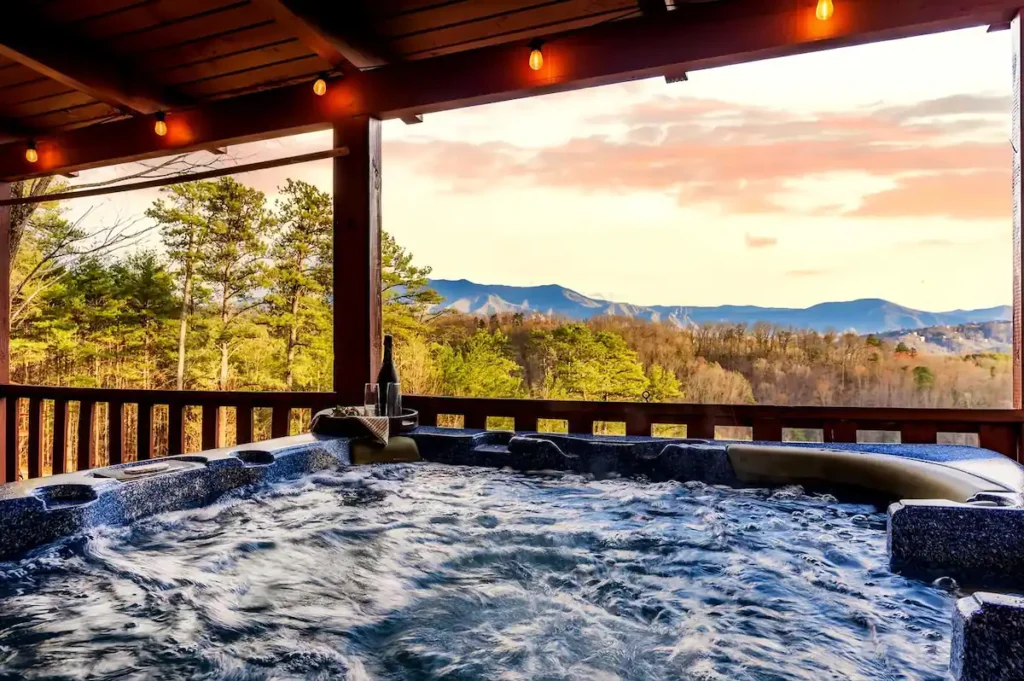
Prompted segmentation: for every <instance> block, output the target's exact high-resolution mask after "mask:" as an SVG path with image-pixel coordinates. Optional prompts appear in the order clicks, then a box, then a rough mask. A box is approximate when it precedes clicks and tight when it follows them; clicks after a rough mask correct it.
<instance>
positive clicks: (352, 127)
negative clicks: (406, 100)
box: [333, 116, 381, 404]
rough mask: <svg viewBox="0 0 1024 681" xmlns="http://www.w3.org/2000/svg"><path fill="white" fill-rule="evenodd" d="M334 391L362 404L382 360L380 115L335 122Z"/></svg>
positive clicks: (340, 399)
mask: <svg viewBox="0 0 1024 681" xmlns="http://www.w3.org/2000/svg"><path fill="white" fill-rule="evenodd" d="M334 143H335V145H341V146H347V147H348V149H349V154H348V156H341V157H338V158H335V159H334V289H333V293H334V392H335V394H336V395H337V402H338V403H340V404H362V399H363V385H364V384H365V383H367V382H368V381H372V380H373V379H374V377H375V376H376V371H377V368H378V366H379V364H380V353H381V316H380V314H381V313H380V180H381V166H380V156H381V153H380V151H381V144H380V120H378V119H376V118H369V117H366V116H361V117H359V118H353V119H348V120H345V121H343V122H341V123H338V124H337V125H335V127H334Z"/></svg>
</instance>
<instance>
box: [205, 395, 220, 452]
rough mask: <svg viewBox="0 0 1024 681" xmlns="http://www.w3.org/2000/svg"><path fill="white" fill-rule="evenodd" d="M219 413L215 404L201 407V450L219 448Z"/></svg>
mask: <svg viewBox="0 0 1024 681" xmlns="http://www.w3.org/2000/svg"><path fill="white" fill-rule="evenodd" d="M220 411H221V410H220V409H219V408H218V407H217V405H215V404H204V405H203V449H217V448H218V447H220Z"/></svg>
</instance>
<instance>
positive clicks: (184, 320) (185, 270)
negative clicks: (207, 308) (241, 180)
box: [146, 182, 213, 390]
mask: <svg viewBox="0 0 1024 681" xmlns="http://www.w3.org/2000/svg"><path fill="white" fill-rule="evenodd" d="M212 189H213V184H212V183H210V182H186V183H183V184H175V185H171V186H170V187H165V188H164V189H163V190H161V191H163V192H164V193H166V194H167V195H168V199H169V203H165V202H164V201H163V200H162V199H160V200H157V201H155V202H154V203H153V205H152V206H151V207H150V208H149V210H147V211H146V217H149V218H151V219H153V220H156V222H157V223H158V224H159V225H160V235H161V238H162V240H163V244H164V248H165V249H166V252H167V257H168V259H169V260H170V261H171V262H172V263H173V264H174V265H175V266H176V267H177V273H178V278H179V280H180V286H181V317H180V321H179V324H178V368H177V376H176V380H175V385H176V387H177V389H178V390H184V389H185V343H186V340H187V338H188V324H189V315H190V311H191V309H192V306H193V302H194V301H193V288H194V285H195V277H196V270H197V268H198V266H199V261H200V258H201V256H202V254H203V253H204V249H205V248H206V242H207V239H208V238H209V234H210V229H211V226H212V225H211V216H210V214H209V211H208V204H209V199H210V195H211V191H212Z"/></svg>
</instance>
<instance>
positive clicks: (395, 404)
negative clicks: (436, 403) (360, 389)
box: [377, 336, 402, 416]
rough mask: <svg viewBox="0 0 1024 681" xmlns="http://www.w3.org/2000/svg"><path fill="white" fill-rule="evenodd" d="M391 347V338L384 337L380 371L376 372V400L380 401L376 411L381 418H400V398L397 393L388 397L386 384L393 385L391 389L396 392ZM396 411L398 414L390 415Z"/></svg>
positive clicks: (396, 372) (396, 385) (395, 372)
mask: <svg viewBox="0 0 1024 681" xmlns="http://www.w3.org/2000/svg"><path fill="white" fill-rule="evenodd" d="M392 345H393V340H392V338H391V336H384V357H383V358H382V359H381V362H380V371H378V372H377V385H378V388H377V399H379V400H380V406H379V407H378V409H377V413H378V414H380V415H381V416H401V407H400V406H399V405H401V404H402V401H401V399H402V398H401V396H400V395H398V394H397V393H396V394H395V395H388V384H389V383H390V384H393V386H392V388H393V389H394V390H395V391H397V390H398V389H399V388H398V371H397V370H396V369H395V360H394V358H393V357H392ZM395 410H397V411H398V412H399V413H397V414H392V413H391V412H392V411H395Z"/></svg>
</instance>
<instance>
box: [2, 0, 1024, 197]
mask: <svg viewBox="0 0 1024 681" xmlns="http://www.w3.org/2000/svg"><path fill="white" fill-rule="evenodd" d="M1017 2H1020V0H974V2H972V3H964V2H961V1H959V0H932V2H928V3H922V2H919V1H918V0H844V3H843V11H842V12H838V11H837V13H836V16H835V18H834V19H833V21H831V22H819V21H817V20H816V19H815V18H814V3H800V4H799V5H798V7H797V8H796V9H794V3H793V2H792V0H735V1H734V2H723V3H712V4H693V5H690V4H687V5H682V6H677V7H676V10H675V11H673V12H668V13H666V15H665V16H664V17H659V18H654V19H652V18H646V17H645V18H637V19H631V20H624V21H619V22H609V23H607V24H603V25H599V26H596V27H593V28H591V29H588V30H584V31H580V32H578V33H574V34H569V35H566V36H564V37H561V38H558V39H556V40H551V41H549V42H548V43H547V44H546V45H545V48H544V53H545V60H544V68H542V69H541V70H540V71H532V70H530V68H529V66H528V65H527V61H526V58H525V56H524V52H523V48H522V45H520V44H509V45H501V46H494V47H487V48H481V49H477V50H471V51H467V52H462V53H458V54H452V55H445V56H442V57H435V58H433V59H424V60H420V61H411V62H398V63H394V64H390V65H387V66H383V67H381V68H378V69H373V70H370V71H365V72H361V73H356V74H353V75H352V76H350V77H347V78H345V79H342V80H339V81H335V82H332V83H331V85H330V88H329V90H328V93H327V95H326V96H324V97H316V96H315V95H313V94H312V92H311V91H310V88H309V86H308V84H307V83H302V84H300V85H295V86H290V87H284V88H280V89H277V90H271V91H266V92H260V93H256V94H251V95H244V96H241V97H237V98H233V99H227V100H223V101H219V102H215V103H211V104H209V105H207V106H205V107H203V108H199V109H196V110H193V111H183V112H182V113H180V114H178V115H176V116H174V117H171V118H169V119H168V125H169V126H170V127H171V132H170V133H169V134H168V135H167V136H166V137H162V138H158V137H156V136H154V135H153V131H152V126H151V125H150V124H149V122H148V121H140V120H126V121H119V122H114V123H108V124H105V125H98V126H93V127H90V128H85V129H81V130H74V131H69V132H66V133H63V134H60V135H56V136H53V137H50V138H44V139H42V140H40V146H39V149H40V154H39V155H40V159H39V162H38V163H37V164H34V165H32V164H28V163H27V162H26V161H25V159H24V147H23V146H22V145H11V144H8V145H4V146H0V178H11V179H14V178H21V177H31V176H38V175H43V174H49V173H52V172H63V171H66V170H80V169H85V168H90V167H96V166H101V165H108V164H111V163H121V162H125V161H129V160H140V159H144V158H154V157H157V156H161V155H166V154H169V153H173V152H181V151H188V150H194V149H206V148H209V147H211V146H214V145H225V144H236V143H239V142H244V141H253V140H258V139H266V138H270V137H275V136H280V135H283V134H292V133H297V132H304V131H310V130H318V129H324V128H326V127H329V126H330V125H331V124H332V123H333V122H335V121H340V120H343V119H345V118H347V117H351V116H359V115H376V116H379V117H381V118H402V117H405V116H409V115H413V114H418V115H422V114H429V113H434V112H437V111H444V110H448V109H455V108H460V107H464V106H468V105H472V104H484V103H489V102H496V101H503V100H509V99H514V98H517V97H525V96H530V95H534V94H541V93H547V92H558V91H565V90H571V89H578V88H582V87H590V86H594V85H603V84H608V83H616V82H623V81H627V80H634V79H637V78H647V77H660V76H662V75H664V74H665V73H666V72H667V70H668V69H670V68H672V69H682V70H691V71H692V70H698V69H703V68H709V67H717V66H724V65H727V64H736V63H741V62H747V61H754V60H758V59H766V58H771V57H779V56H784V55H789V54H798V53H804V52H811V51H815V50H822V49H828V48H831V47H839V46H846V45H854V44H861V43H866V42H873V41H878V40H888V39H893V38H902V37H908V36H912V35H920V34H925V33H934V32H938V31H943V30H950V29H955V28H965V27H969V26H979V25H988V24H991V23H996V22H998V21H1002V20H1004V18H1005V16H1006V14H1007V12H1009V11H1011V10H1012V7H1013V6H1014V4H1015V3H1017ZM175 119H178V122H175Z"/></svg>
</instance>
